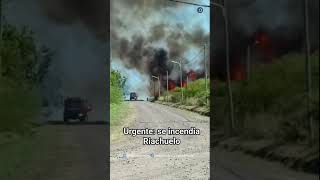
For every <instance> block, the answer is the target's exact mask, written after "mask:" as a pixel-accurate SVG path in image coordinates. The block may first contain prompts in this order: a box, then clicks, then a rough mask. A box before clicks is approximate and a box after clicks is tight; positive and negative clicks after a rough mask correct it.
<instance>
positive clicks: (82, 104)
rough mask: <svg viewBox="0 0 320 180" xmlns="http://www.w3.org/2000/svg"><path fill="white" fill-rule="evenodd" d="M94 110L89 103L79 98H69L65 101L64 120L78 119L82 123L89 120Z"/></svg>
mask: <svg viewBox="0 0 320 180" xmlns="http://www.w3.org/2000/svg"><path fill="white" fill-rule="evenodd" d="M91 110H92V107H91V105H89V104H88V101H87V100H85V99H82V98H79V97H73V98H67V99H65V101H64V112H63V120H64V121H65V122H67V121H68V120H69V119H76V120H77V119H78V120H80V121H86V120H88V113H89V112H90V111H91Z"/></svg>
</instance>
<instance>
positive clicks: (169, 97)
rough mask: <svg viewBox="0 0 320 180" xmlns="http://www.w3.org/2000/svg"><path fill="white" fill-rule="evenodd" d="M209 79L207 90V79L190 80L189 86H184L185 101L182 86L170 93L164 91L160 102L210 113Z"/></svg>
mask: <svg viewBox="0 0 320 180" xmlns="http://www.w3.org/2000/svg"><path fill="white" fill-rule="evenodd" d="M209 81H210V80H208V91H206V85H205V79H204V78H202V79H197V80H195V81H191V82H189V84H188V86H187V87H184V88H183V95H184V100H183V101H181V88H180V87H176V88H175V89H173V90H171V91H169V92H168V93H164V95H163V96H161V97H160V98H158V102H159V103H162V104H166V105H170V106H173V107H177V108H181V109H187V110H191V111H195V112H198V113H200V114H203V115H209V113H210V107H209V106H210V102H209V96H210V94H209V89H210V82H209Z"/></svg>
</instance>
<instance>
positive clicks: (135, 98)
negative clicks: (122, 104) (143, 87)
mask: <svg viewBox="0 0 320 180" xmlns="http://www.w3.org/2000/svg"><path fill="white" fill-rule="evenodd" d="M136 100H138V95H137V93H135V92H132V93H130V101H136Z"/></svg>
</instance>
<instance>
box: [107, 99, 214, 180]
mask: <svg viewBox="0 0 320 180" xmlns="http://www.w3.org/2000/svg"><path fill="white" fill-rule="evenodd" d="M130 103H133V104H134V106H135V107H136V113H137V114H136V115H135V117H136V118H135V120H134V121H135V122H134V123H133V125H132V126H131V127H130V128H141V129H144V128H150V129H159V128H161V129H167V128H168V127H170V128H177V129H190V128H191V127H195V128H197V129H200V131H201V134H200V135H196V136H189V135H183V136H175V137H177V138H179V139H181V144H180V145H143V137H151V138H157V137H159V136H136V137H132V136H123V137H122V138H121V139H120V140H119V141H117V142H115V143H112V144H111V155H110V161H111V179H122V180H126V179H130V180H135V179H136V180H144V179H148V180H152V179H164V180H166V179H193V180H195V179H208V178H209V143H210V142H209V118H208V117H205V116H200V115H198V114H195V113H191V112H187V111H182V110H177V109H173V108H170V107H166V106H163V105H159V104H153V103H149V102H130ZM119 128H120V127H119ZM161 137H163V138H172V137H173V136H161Z"/></svg>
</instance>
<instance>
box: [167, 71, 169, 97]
mask: <svg viewBox="0 0 320 180" xmlns="http://www.w3.org/2000/svg"><path fill="white" fill-rule="evenodd" d="M167 102H169V71H167Z"/></svg>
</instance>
